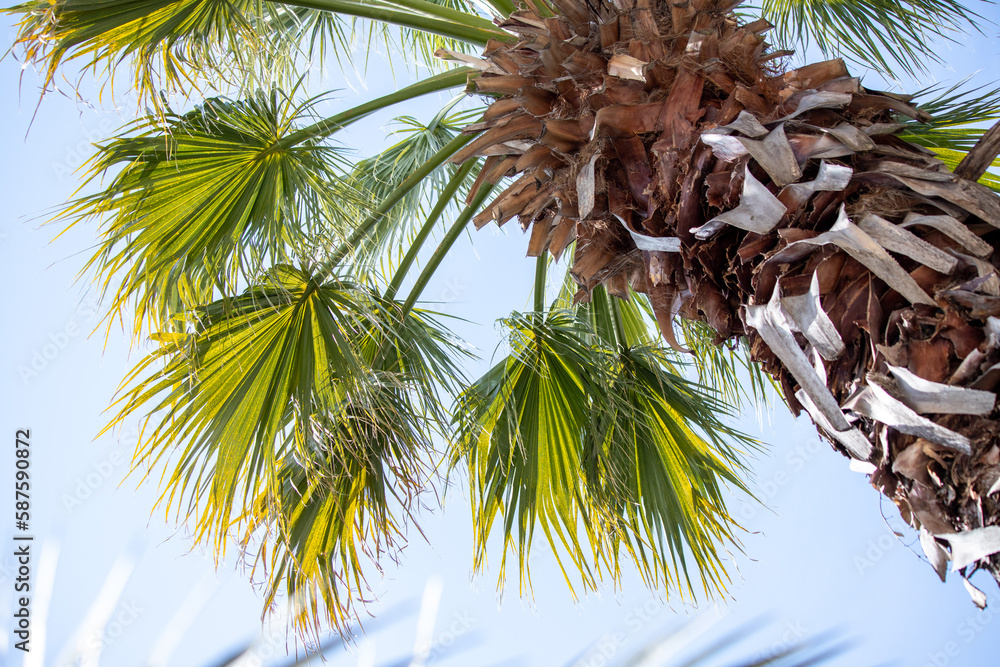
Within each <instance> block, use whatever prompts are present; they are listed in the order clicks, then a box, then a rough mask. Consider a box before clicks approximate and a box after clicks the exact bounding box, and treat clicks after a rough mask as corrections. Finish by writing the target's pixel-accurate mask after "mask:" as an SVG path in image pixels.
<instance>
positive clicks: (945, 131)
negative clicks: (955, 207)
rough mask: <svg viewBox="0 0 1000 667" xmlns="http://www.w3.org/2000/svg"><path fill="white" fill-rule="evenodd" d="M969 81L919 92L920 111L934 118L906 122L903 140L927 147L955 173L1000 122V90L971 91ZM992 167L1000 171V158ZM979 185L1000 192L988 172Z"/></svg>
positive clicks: (998, 180) (981, 88) (996, 179)
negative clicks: (990, 126) (980, 141)
mask: <svg viewBox="0 0 1000 667" xmlns="http://www.w3.org/2000/svg"><path fill="white" fill-rule="evenodd" d="M967 84H968V80H963V81H960V82H958V83H957V84H955V85H953V86H950V87H948V88H945V89H942V88H941V87H938V86H932V87H930V88H925V89H924V90H920V91H917V92H916V93H915V94H914V95H913V97H914V98H917V99H920V98H927V97H929V96H932V95H933V97H930V99H924V100H921V103H920V109H921V110H922V111H926V112H927V113H928V114H930V115H931V119H930V120H929V121H927V122H918V121H914V120H910V119H904V121H903V122H904V124H905V130H904V132H903V133H902V135H901V136H902V137H903V139H905V140H906V141H909V142H911V143H915V144H918V145H920V146H926V147H927V148H929V149H930V150H932V151H934V152H935V153H937V156H938V158H940V159H941V161H942V162H944V163H945V164H946V165H947V166H948V168H949V169H951V170H952V171H954V170H955V168H956V167H957V166H958V164H959V163H960V162H961V161H962V159H963V158H964V157H965V155H966V153H968V152H969V151H970V150H972V147H973V146H975V145H976V142H977V141H979V138H980V137H982V136H983V134H984V133H985V132H986V130H987V129H988V128H986V127H983V125H987V124H989V125H992V124H993V123H995V122H996V121H997V120H998V119H1000V88H992V89H989V88H986V87H985V86H979V87H977V88H972V89H969V88H968V87H967ZM992 166H993V167H994V168H998V169H1000V158H998V159H995V160H994V161H993V164H992ZM979 182H980V183H982V184H983V185H986V186H987V187H989V188H992V189H993V190H995V191H997V192H1000V177H998V176H997V175H996V174H993V173H990V172H986V173H985V174H983V176H982V177H980V179H979Z"/></svg>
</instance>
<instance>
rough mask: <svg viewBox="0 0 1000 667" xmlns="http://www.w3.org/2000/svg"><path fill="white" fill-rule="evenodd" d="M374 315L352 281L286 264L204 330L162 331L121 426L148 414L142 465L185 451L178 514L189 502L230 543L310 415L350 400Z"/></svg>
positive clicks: (212, 308) (215, 309)
mask: <svg viewBox="0 0 1000 667" xmlns="http://www.w3.org/2000/svg"><path fill="white" fill-rule="evenodd" d="M371 310H372V297H371V295H369V294H367V293H366V292H364V291H362V290H360V289H359V288H357V287H355V286H353V285H351V284H349V283H344V282H342V281H337V280H331V281H328V282H326V283H324V284H317V283H315V282H314V281H312V280H311V277H310V275H309V274H307V273H305V272H303V271H301V270H298V269H293V268H291V267H289V266H279V267H277V268H276V269H273V270H272V271H271V272H269V273H268V274H267V281H266V282H265V283H263V284H261V285H259V286H256V287H254V288H251V289H249V290H248V291H247V292H246V293H245V294H243V295H241V296H240V297H237V298H233V299H230V300H229V301H228V302H226V303H223V302H221V301H217V302H214V303H212V304H210V305H208V306H205V307H203V308H202V309H200V311H199V319H198V329H197V330H196V331H194V332H192V333H167V334H160V335H158V336H156V337H155V339H156V340H157V341H158V342H159V347H158V348H157V349H155V350H154V351H153V353H152V354H151V355H150V356H148V357H147V358H146V359H145V360H144V361H142V362H141V363H140V364H139V365H138V366H137V367H136V368H135V369H134V370H133V371H132V372H131V373H130V374H129V376H128V377H127V378H126V380H125V384H124V385H123V387H124V391H125V393H124V394H123V396H122V397H121V398H120V399H119V401H118V405H119V406H120V411H119V413H118V415H117V416H116V418H115V420H114V421H113V422H112V425H113V424H117V423H120V422H121V421H122V420H123V419H125V418H126V417H127V416H129V415H135V414H142V413H143V412H146V411H148V412H149V414H150V419H149V421H148V422H147V425H146V428H145V429H144V433H143V437H142V438H141V444H140V446H139V449H138V451H137V454H136V460H137V464H138V463H142V464H146V465H148V466H150V467H155V466H156V465H157V464H159V463H161V462H162V463H166V462H167V460H168V459H169V458H170V457H171V456H172V455H173V454H174V453H175V451H179V452H180V453H179V456H178V457H177V459H176V464H175V468H174V470H173V471H172V472H171V473H170V474H169V476H167V477H166V479H167V490H166V493H165V495H164V500H165V501H166V503H167V506H168V509H169V508H170V507H171V506H176V507H177V509H178V510H181V509H182V508H181V507H180V505H181V504H182V503H183V502H185V501H186V502H187V507H186V508H183V509H184V511H185V512H186V513H190V514H192V515H193V516H194V517H195V518H196V522H197V533H198V535H199V536H201V537H207V536H212V537H214V538H215V539H216V540H217V543H218V545H219V546H220V547H221V545H222V542H223V536H224V534H225V532H226V529H227V527H228V525H229V522H230V520H231V519H232V516H233V511H234V509H235V510H243V509H245V508H246V507H247V499H249V498H253V497H255V496H256V495H257V494H258V493H259V491H260V488H261V485H263V484H264V483H265V482H266V481H267V480H268V478H269V477H271V476H273V474H274V472H275V468H274V466H275V462H276V461H277V460H279V459H280V458H281V457H282V456H283V454H284V453H285V452H287V451H293V450H294V447H295V444H296V437H298V438H299V440H301V438H302V437H304V435H303V434H305V433H306V432H307V425H308V420H309V419H310V418H311V416H312V415H314V414H317V413H322V412H323V411H324V410H325V409H327V408H329V407H330V406H331V405H334V404H335V403H336V401H337V400H339V397H340V396H342V394H343V391H344V389H343V388H342V387H340V386H339V385H338V384H337V382H338V380H339V381H341V382H343V381H345V379H348V380H349V379H357V378H363V377H365V372H364V371H365V369H366V368H367V365H366V364H365V363H364V360H363V359H362V358H361V357H360V355H359V354H358V353H357V351H356V350H355V349H354V347H353V346H352V345H351V343H350V338H351V336H352V335H359V334H360V333H361V332H365V331H368V330H370V328H371V327H372V326H374V325H375V324H376V322H374V321H373V319H372V317H371V315H369V313H370V312H371ZM161 364H162V370H157V367H158V366H160V365H161ZM239 495H241V496H242V498H243V500H242V501H240V500H238V496H239ZM239 513H240V512H237V515H238V514H239Z"/></svg>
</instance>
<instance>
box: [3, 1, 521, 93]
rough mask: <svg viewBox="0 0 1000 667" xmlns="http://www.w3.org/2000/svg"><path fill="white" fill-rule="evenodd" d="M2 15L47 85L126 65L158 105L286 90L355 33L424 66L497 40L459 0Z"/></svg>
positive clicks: (171, 5)
mask: <svg viewBox="0 0 1000 667" xmlns="http://www.w3.org/2000/svg"><path fill="white" fill-rule="evenodd" d="M7 11H8V12H9V13H12V14H14V15H17V16H20V21H19V25H18V35H17V39H16V42H15V52H16V53H17V54H18V55H19V56H20V57H21V58H23V59H24V60H25V61H26V62H28V63H32V64H34V65H35V66H37V67H38V68H40V69H41V70H42V72H43V75H44V77H45V83H46V86H49V85H50V84H53V83H55V77H56V74H57V72H58V71H59V70H60V68H62V67H64V66H65V65H66V64H68V63H69V62H70V61H79V62H81V63H82V65H81V66H80V71H81V73H82V72H83V71H87V70H89V71H92V72H94V73H95V74H100V75H101V76H102V77H103V78H104V79H105V80H106V81H109V82H110V81H113V80H114V72H115V71H116V69H117V68H118V66H119V65H120V64H121V63H128V65H129V67H128V69H129V73H130V77H131V78H130V84H131V85H130V88H131V89H132V90H134V91H135V92H136V93H137V94H138V95H139V97H140V98H141V99H143V100H145V101H147V102H151V103H153V104H154V105H157V106H159V105H160V104H161V103H162V101H161V91H166V92H179V93H181V94H182V95H189V94H191V93H192V92H194V91H196V90H199V89H202V88H203V87H205V86H208V87H209V88H214V89H216V90H219V91H220V92H227V93H232V94H236V95H242V94H244V93H246V92H247V91H252V90H254V89H255V88H258V87H270V86H274V85H277V86H284V87H287V86H289V85H291V83H292V82H294V81H295V80H296V79H297V78H298V76H299V75H298V74H297V73H296V72H297V71H298V69H299V68H300V66H301V64H302V62H303V61H308V60H318V64H320V65H321V64H322V61H323V60H324V59H325V58H326V56H327V52H328V51H331V50H332V54H333V55H334V56H335V57H336V58H338V59H344V60H347V61H350V58H351V53H352V49H353V46H354V43H355V42H356V41H357V40H356V34H357V33H358V31H362V32H364V33H368V34H365V35H364V38H365V40H366V41H370V38H371V37H372V36H376V35H378V36H381V37H382V38H383V39H384V40H385V41H386V43H387V44H388V46H389V47H390V48H391V49H393V50H396V51H401V52H402V53H403V54H404V55H405V56H406V57H407V58H408V59H411V60H412V59H414V58H418V59H421V60H423V61H425V62H427V63H431V62H434V57H433V54H434V51H435V50H436V49H437V48H440V47H446V48H450V49H458V50H461V49H464V48H467V45H468V44H485V42H486V41H487V40H488V39H490V38H500V39H504V38H505V33H504V32H503V31H500V30H499V29H497V28H496V26H494V25H493V24H492V23H491V21H490V19H489V18H487V17H485V16H484V15H483V14H482V13H480V12H478V11H476V10H475V8H474V7H472V6H471V5H469V4H467V3H466V2H465V1H464V0H395V1H390V0H384V1H378V2H371V1H369V0H288V1H286V2H269V1H265V0H52V1H49V0H28V2H24V3H22V4H20V5H16V6H14V7H12V8H10V9H8V10H7ZM359 19H366V20H365V21H362V22H359ZM397 27H401V31H400V30H397V29H396V28H397ZM71 85H74V86H75V85H76V84H75V83H71ZM203 92H204V91H203Z"/></svg>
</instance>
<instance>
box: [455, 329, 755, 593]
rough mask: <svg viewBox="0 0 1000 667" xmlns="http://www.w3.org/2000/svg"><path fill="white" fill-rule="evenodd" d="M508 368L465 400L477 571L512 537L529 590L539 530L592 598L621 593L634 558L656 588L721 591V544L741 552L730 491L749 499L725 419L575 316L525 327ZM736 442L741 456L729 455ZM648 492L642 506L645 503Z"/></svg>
mask: <svg viewBox="0 0 1000 667" xmlns="http://www.w3.org/2000/svg"><path fill="white" fill-rule="evenodd" d="M506 323H507V326H509V327H510V328H511V330H512V334H511V354H510V356H508V357H507V358H506V359H504V360H503V361H501V362H500V363H499V364H497V365H496V366H494V367H493V368H492V369H491V370H490V371H489V372H488V373H487V374H486V375H484V376H483V377H482V378H480V379H479V380H478V381H477V382H476V383H475V384H473V385H472V386H471V387H470V388H469V389H467V390H466V391H465V392H464V393H463V394H462V396H461V397H460V399H459V411H458V417H457V418H456V419H458V420H459V421H460V427H459V435H458V445H457V446H456V448H455V449H454V451H453V459H452V461H453V465H459V464H465V465H466V466H467V468H468V474H469V477H470V484H471V486H472V504H473V518H474V528H475V540H476V550H475V566H476V568H477V569H482V568H483V567H484V566H485V548H486V544H487V540H488V538H489V536H490V534H491V533H492V531H493V526H494V523H496V522H497V521H500V522H501V523H502V534H503V544H504V554H503V557H502V560H501V565H500V574H499V576H500V580H501V582H502V581H503V579H504V575H505V570H506V558H507V555H508V551H514V552H515V553H516V555H517V558H518V564H519V566H520V574H521V577H522V579H521V581H522V586H524V585H525V584H527V585H530V574H529V572H528V569H527V557H528V553H529V551H530V548H531V542H532V537H533V534H534V531H535V529H536V528H540V529H541V530H542V531H543V532H544V534H545V536H546V538H547V540H548V542H549V543H550V544H551V546H552V547H553V549H554V551H556V553H557V554H559V556H558V557H559V558H560V564H561V566H562V567H563V571H564V573H565V574H566V578H567V581H568V582H570V584H571V585H572V581H571V575H570V574H569V573H568V572H567V570H568V568H567V566H566V562H565V559H566V558H567V557H568V559H569V561H570V562H571V563H572V565H573V569H575V570H576V571H577V573H578V574H579V577H580V580H581V581H582V583H583V587H584V589H587V588H593V587H594V586H596V585H597V581H598V580H600V579H601V578H602V577H603V576H605V575H607V576H610V577H611V579H612V580H614V581H617V580H618V578H619V576H620V558H621V555H622V552H624V554H627V555H628V556H629V557H630V558H631V559H632V560H633V561H634V563H635V565H636V566H637V567H638V568H639V569H640V571H641V572H642V573H643V575H644V577H645V578H646V581H647V582H648V583H649V584H650V585H657V584H667V585H670V586H673V587H675V588H677V589H680V590H682V591H688V590H690V591H691V592H694V591H695V589H696V588H698V587H697V586H694V585H692V583H691V577H690V575H689V573H688V571H687V564H688V559H691V561H693V563H694V566H695V567H696V568H698V570H699V573H700V574H699V577H700V587H701V588H703V589H706V590H708V591H710V592H715V591H718V590H719V589H720V587H721V585H722V583H724V582H723V579H724V575H723V573H722V566H721V557H720V555H719V554H718V552H717V549H718V548H719V547H720V543H722V542H726V541H732V525H731V523H730V519H729V517H728V515H727V514H726V512H725V508H724V503H723V501H722V497H721V485H722V484H723V483H727V482H728V483H731V484H733V485H734V486H735V487H737V488H742V486H741V484H740V483H739V481H738V478H737V473H738V472H739V471H741V470H742V464H741V463H740V457H741V453H740V451H739V448H740V447H743V446H745V445H748V444H749V441H748V440H746V439H745V438H743V437H742V436H739V435H738V434H737V433H736V432H735V431H734V430H733V429H732V428H730V427H729V426H727V425H726V424H725V423H724V422H723V421H722V418H723V416H724V415H725V414H726V413H727V411H726V409H725V406H723V405H722V404H721V403H719V402H718V401H717V400H715V399H713V398H712V397H711V396H710V395H708V394H706V393H704V392H703V391H701V390H698V389H696V388H695V386H694V385H691V384H689V383H687V382H685V381H684V380H683V379H682V378H680V377H679V376H677V375H675V374H674V373H672V372H671V371H670V370H669V368H668V363H667V360H666V358H665V357H664V355H663V353H661V352H658V351H656V350H655V349H652V348H647V347H631V346H627V347H620V346H619V347H614V346H609V345H607V344H604V343H602V339H601V337H600V336H599V335H597V334H595V332H594V331H593V330H592V329H590V328H589V327H586V326H585V325H584V323H583V322H581V320H580V319H578V318H577V317H576V316H575V315H574V314H573V313H572V312H569V311H551V312H549V313H548V314H547V315H545V316H543V315H541V314H538V313H532V314H527V315H515V316H513V317H511V318H510V319H509V320H507V321H506ZM729 440H734V441H735V442H736V443H737V444H736V446H731V445H728V444H726V442H727V441H729ZM640 488H641V489H642V495H641V498H640V496H639V490H640Z"/></svg>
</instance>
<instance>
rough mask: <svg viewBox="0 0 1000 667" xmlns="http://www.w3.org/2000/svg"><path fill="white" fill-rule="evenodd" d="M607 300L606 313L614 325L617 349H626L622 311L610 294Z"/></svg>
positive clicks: (626, 339) (616, 300) (626, 340)
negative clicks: (609, 315)
mask: <svg viewBox="0 0 1000 667" xmlns="http://www.w3.org/2000/svg"><path fill="white" fill-rule="evenodd" d="M607 299H608V312H609V313H610V314H611V323H612V324H613V325H614V330H615V341H616V342H617V343H618V345H619V347H628V336H627V335H626V334H625V323H624V322H623V321H622V311H621V306H620V305H619V303H618V299H617V298H615V297H613V296H611V295H610V294H609V295H608V296H607Z"/></svg>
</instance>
